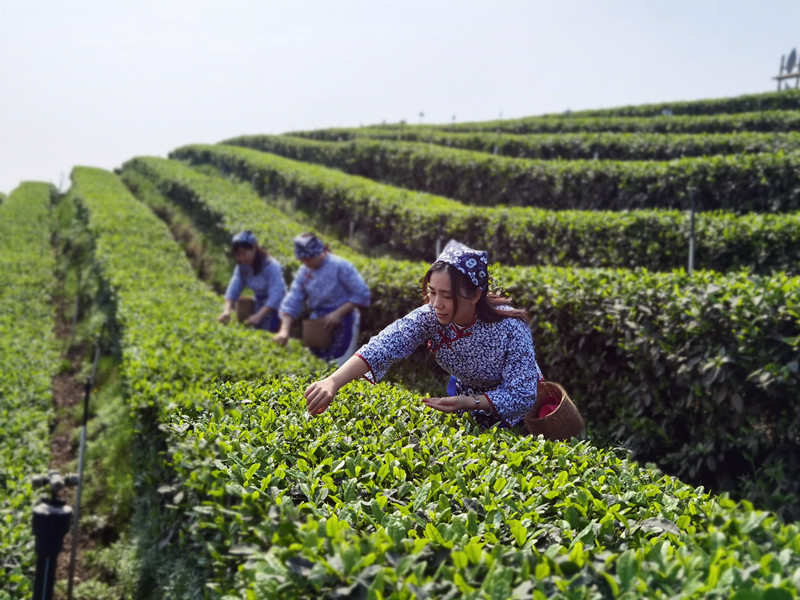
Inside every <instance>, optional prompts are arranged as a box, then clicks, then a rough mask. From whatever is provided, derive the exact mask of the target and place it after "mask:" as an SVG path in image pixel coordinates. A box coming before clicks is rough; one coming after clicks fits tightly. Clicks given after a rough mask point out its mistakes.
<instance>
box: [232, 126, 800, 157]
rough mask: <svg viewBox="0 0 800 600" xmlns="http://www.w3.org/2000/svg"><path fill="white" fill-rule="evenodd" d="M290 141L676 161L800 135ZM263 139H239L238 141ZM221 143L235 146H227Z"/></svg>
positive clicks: (491, 135)
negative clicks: (397, 142)
mask: <svg viewBox="0 0 800 600" xmlns="http://www.w3.org/2000/svg"><path fill="white" fill-rule="evenodd" d="M291 135H293V136H299V137H304V138H308V139H312V140H320V141H328V142H342V141H348V140H353V139H359V138H365V139H375V140H402V141H406V142H420V143H427V144H436V145H438V146H448V147H451V148H459V149H461V150H473V151H475V152H488V153H490V154H499V155H501V156H508V157H511V158H528V159H536V160H556V159H564V160H590V159H592V160H597V159H603V160H659V161H664V160H675V159H680V158H684V157H702V156H712V155H717V154H739V153H747V154H754V153H760V152H778V151H783V152H788V151H794V150H797V149H798V148H800V132H797V131H787V132H784V131H776V132H771V133H760V132H752V131H742V132H731V133H648V132H637V133H614V132H608V131H597V132H592V133H585V132H575V133H531V134H513V133H500V132H494V131H473V132H463V133H456V132H451V131H442V130H441V129H438V128H435V127H426V128H423V127H417V126H415V127H411V128H409V127H394V128H388V127H387V128H385V129H383V128H375V127H359V128H332V129H321V130H314V131H298V132H293V133H292V134H291ZM261 137H264V136H242V137H240V138H234V140H236V141H237V142H236V143H237V144H238V141H240V140H248V139H258V138H261ZM226 143H234V141H233V140H229V141H227V142H226Z"/></svg>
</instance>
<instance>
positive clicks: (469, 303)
mask: <svg viewBox="0 0 800 600" xmlns="http://www.w3.org/2000/svg"><path fill="white" fill-rule="evenodd" d="M454 296H455V290H454V289H453V282H452V280H451V279H450V274H449V273H447V271H434V272H433V273H431V278H430V280H429V281H428V303H429V304H430V305H431V307H432V308H433V310H434V312H435V313H436V318H437V319H438V321H439V323H441V324H442V325H449V324H450V323H455V324H456V325H460V326H462V327H465V326H467V325H470V324H471V323H472V322H473V321H474V320H475V304H476V303H477V302H478V300H479V299H480V297H481V296H480V293H477V294H475V297H474V298H464V297H459V298H458V308H457V309H456V303H455V301H454V300H453V298H454Z"/></svg>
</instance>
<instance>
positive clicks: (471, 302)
mask: <svg viewBox="0 0 800 600" xmlns="http://www.w3.org/2000/svg"><path fill="white" fill-rule="evenodd" d="M488 262H489V261H488V254H487V253H486V252H485V251H478V250H473V249H472V248H469V247H467V246H465V245H463V244H460V243H458V242H456V241H454V240H453V241H451V242H450V243H448V244H447V246H446V247H445V249H444V251H442V253H441V255H440V256H439V257H438V259H437V260H436V262H434V263H433V265H431V267H430V268H429V269H428V271H427V273H425V276H424V277H423V280H422V292H423V294H424V296H425V299H426V301H425V304H424V305H422V306H420V307H418V308H416V309H414V310H413V311H411V312H410V313H408V314H407V315H406V316H404V317H402V318H400V319H398V320H397V321H395V322H394V323H392V324H391V325H389V326H387V327H386V328H385V329H383V331H381V332H380V333H379V334H377V335H375V336H373V337H372V338H371V339H370V340H369V342H367V343H366V344H365V345H363V346H361V348H359V349H358V351H357V352H356V353H355V355H354V356H353V357H352V358H350V359H349V360H347V362H345V363H344V364H343V365H342V366H341V367H340V368H338V369H337V370H336V371H335V372H334V373H333V374H332V375H330V376H329V377H326V378H325V379H322V380H320V381H316V382H314V383H312V384H311V385H310V386H309V387H308V389H307V390H306V391H305V398H306V405H307V408H308V411H309V412H310V413H311V414H315V415H316V414H320V413H322V412H323V411H325V409H327V408H328V406H329V405H330V404H331V402H332V401H333V398H334V397H335V396H336V393H337V392H338V391H339V389H341V388H342V386H344V385H345V384H347V383H348V382H350V381H353V380H354V379H357V378H359V377H365V378H366V379H367V380H368V381H370V382H372V383H376V382H378V381H380V379H381V378H383V376H384V375H385V374H386V372H387V370H388V369H389V366H390V365H391V364H392V363H393V362H394V361H396V360H398V359H402V358H406V357H408V356H409V355H411V353H412V352H413V351H414V349H415V348H417V347H418V346H419V345H420V344H426V345H427V348H428V350H429V351H430V353H431V355H432V357H433V359H434V360H435V361H436V362H437V363H438V364H439V365H440V366H441V367H442V368H443V369H444V370H445V371H447V372H448V373H450V375H451V377H450V382H449V385H448V387H447V393H446V395H444V396H431V397H428V398H424V399H423V400H422V401H423V402H424V403H425V405H426V406H427V407H429V408H431V409H434V410H439V411H442V412H448V413H449V412H457V411H458V412H466V411H471V412H472V414H473V415H474V417H475V419H476V420H477V421H478V423H480V424H481V425H482V426H485V427H489V426H492V425H499V426H502V427H509V428H517V427H518V426H521V425H522V420H523V417H524V416H525V414H526V413H527V412H528V411H530V410H531V408H532V407H533V405H534V404H535V402H536V395H537V385H538V383H539V381H540V380H541V379H542V374H541V371H540V370H539V365H538V364H537V363H536V355H535V352H534V347H533V338H532V336H531V331H530V327H529V324H528V317H527V314H526V312H525V311H523V310H520V309H515V308H513V307H512V306H511V302H510V300H508V299H506V298H503V297H501V296H499V295H496V294H492V293H489V291H488V290H489V272H488Z"/></svg>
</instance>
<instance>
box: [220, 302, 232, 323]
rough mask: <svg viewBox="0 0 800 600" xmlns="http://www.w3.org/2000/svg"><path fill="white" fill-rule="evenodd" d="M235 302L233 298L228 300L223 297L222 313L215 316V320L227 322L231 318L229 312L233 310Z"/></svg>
mask: <svg viewBox="0 0 800 600" xmlns="http://www.w3.org/2000/svg"><path fill="white" fill-rule="evenodd" d="M234 304H236V301H235V300H230V299H229V298H225V306H224V307H223V309H222V313H221V314H220V315H219V316H218V317H217V321H219V322H220V323H227V322H228V321H230V320H231V312H232V311H233V306H234Z"/></svg>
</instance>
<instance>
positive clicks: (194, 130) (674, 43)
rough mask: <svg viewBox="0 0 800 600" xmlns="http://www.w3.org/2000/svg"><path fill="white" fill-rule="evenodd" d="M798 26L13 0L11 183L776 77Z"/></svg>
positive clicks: (365, 3) (291, 1)
mask: <svg viewBox="0 0 800 600" xmlns="http://www.w3.org/2000/svg"><path fill="white" fill-rule="evenodd" d="M798 24H800V2H798V1H797V0H760V1H755V0H750V1H745V0H724V1H723V0H548V1H545V0H486V1H481V2H479V1H473V0H442V1H437V0H404V1H395V2H388V1H381V0H341V1H336V0H316V1H312V0H216V1H208V0H159V1H153V0H69V1H68V0H60V1H58V0H52V1H42V0H0V192H5V193H8V192H10V191H12V190H13V189H14V188H15V187H16V186H17V185H19V183H20V182H22V181H45V182H50V183H53V184H54V185H56V186H57V187H59V188H60V189H62V190H64V189H66V188H68V187H69V174H70V171H71V170H72V168H73V167H74V166H76V165H81V166H94V167H101V168H105V169H113V168H115V167H118V166H120V165H121V164H122V163H123V162H125V161H126V160H128V159H130V158H133V157H135V156H141V155H152V156H166V155H167V154H168V153H169V152H170V151H171V150H173V149H175V148H177V147H179V146H182V145H185V144H190V143H216V142H219V141H221V140H223V139H225V138H229V137H233V136H236V135H243V134H262V133H272V134H278V133H285V132H288V131H292V130H299V129H315V128H324V127H348V126H350V127H356V126H359V125H362V124H363V125H367V124H375V123H381V122H384V121H386V122H387V123H396V122H398V121H400V120H406V121H407V122H408V123H419V122H420V121H422V122H425V123H450V122H452V121H453V118H454V117H455V120H456V121H457V122H463V121H480V120H490V119H496V118H499V117H501V116H502V117H503V118H514V117H523V116H531V115H538V114H544V113H553V112H562V111H564V110H567V109H571V110H580V109H587V108H608V107H614V106H623V105H629V104H645V103H657V102H668V101H677V100H695V99H705V98H724V97H731V96H739V95H742V94H754V93H760V92H767V91H774V90H775V89H776V83H775V81H773V79H772V77H773V76H775V75H777V74H778V69H779V67H780V61H781V55H785V54H788V53H789V52H790V51H791V50H792V48H794V47H796V46H798V45H799V44H800V29H799V28H798ZM420 113H424V116H422V117H420Z"/></svg>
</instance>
